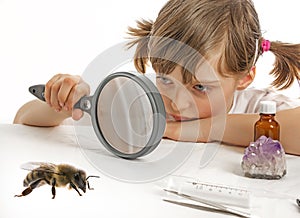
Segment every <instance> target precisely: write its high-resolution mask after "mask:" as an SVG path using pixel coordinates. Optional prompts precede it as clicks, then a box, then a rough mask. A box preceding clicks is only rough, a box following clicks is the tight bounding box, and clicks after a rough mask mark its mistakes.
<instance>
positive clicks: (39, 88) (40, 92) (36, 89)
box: [29, 84, 46, 101]
mask: <svg viewBox="0 0 300 218" xmlns="http://www.w3.org/2000/svg"><path fill="white" fill-rule="evenodd" d="M29 92H30V93H31V94H33V95H34V96H35V97H37V98H38V99H40V100H42V101H46V100H45V96H44V93H45V85H42V84H41V85H34V86H30V87H29Z"/></svg>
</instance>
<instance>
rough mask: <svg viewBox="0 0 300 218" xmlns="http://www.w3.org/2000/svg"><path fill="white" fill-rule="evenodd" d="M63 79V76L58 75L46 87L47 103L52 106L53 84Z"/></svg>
mask: <svg viewBox="0 0 300 218" xmlns="http://www.w3.org/2000/svg"><path fill="white" fill-rule="evenodd" d="M60 77H61V74H56V75H55V76H53V77H52V78H51V79H50V80H49V81H48V82H47V83H46V85H45V93H44V96H45V100H46V102H47V103H48V104H49V105H50V106H51V101H50V99H51V89H52V86H53V84H54V83H55V82H56V81H57V80H58V79H59V78H60Z"/></svg>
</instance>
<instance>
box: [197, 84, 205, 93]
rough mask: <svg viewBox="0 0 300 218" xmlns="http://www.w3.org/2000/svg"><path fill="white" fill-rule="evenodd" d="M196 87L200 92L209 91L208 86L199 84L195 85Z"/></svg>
mask: <svg viewBox="0 0 300 218" xmlns="http://www.w3.org/2000/svg"><path fill="white" fill-rule="evenodd" d="M194 89H196V90H197V91H199V92H207V89H208V88H207V87H206V86H203V85H200V84H198V85H195V86H194Z"/></svg>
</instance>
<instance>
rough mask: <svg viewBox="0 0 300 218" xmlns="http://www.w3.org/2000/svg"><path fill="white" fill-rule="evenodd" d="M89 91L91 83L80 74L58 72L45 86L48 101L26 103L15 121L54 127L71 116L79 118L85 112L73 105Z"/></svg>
mask: <svg viewBox="0 0 300 218" xmlns="http://www.w3.org/2000/svg"><path fill="white" fill-rule="evenodd" d="M89 93H90V88H89V85H88V84H87V83H85V82H84V81H83V80H82V79H81V78H80V77H79V76H72V75H68V74H57V75H55V76H54V77H52V79H50V80H49V81H48V82H47V84H46V86H45V100H46V102H43V101H40V100H33V101H30V102H28V103H26V104H25V105H23V106H22V107H21V108H20V109H19V110H18V112H17V114H16V116H15V119H14V123H15V124H25V125H30V126H43V127H52V126H57V125H59V124H61V122H62V121H64V120H65V119H66V118H69V117H72V118H73V119H74V120H79V119H80V118H81V117H82V115H83V112H82V111H81V110H79V109H75V110H73V106H74V104H75V103H76V102H77V101H78V100H79V99H80V98H81V97H82V96H84V95H89Z"/></svg>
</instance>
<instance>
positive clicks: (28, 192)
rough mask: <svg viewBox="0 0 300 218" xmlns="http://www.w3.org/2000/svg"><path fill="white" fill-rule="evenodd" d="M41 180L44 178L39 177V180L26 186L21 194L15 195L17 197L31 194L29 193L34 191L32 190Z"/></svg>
mask: <svg viewBox="0 0 300 218" xmlns="http://www.w3.org/2000/svg"><path fill="white" fill-rule="evenodd" d="M41 181H42V179H39V180H37V181H35V182H33V183H32V184H30V185H29V187H28V188H26V189H25V190H24V191H23V192H22V194H20V195H15V197H22V196H26V195H29V194H30V193H31V192H32V190H33V189H35V188H36V187H37V186H38V185H39V184H40V182H41Z"/></svg>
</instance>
